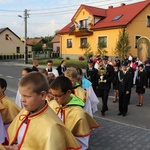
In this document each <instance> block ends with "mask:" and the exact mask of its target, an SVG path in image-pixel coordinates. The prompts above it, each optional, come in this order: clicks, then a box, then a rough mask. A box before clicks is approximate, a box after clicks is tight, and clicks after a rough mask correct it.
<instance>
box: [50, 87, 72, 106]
mask: <svg viewBox="0 0 150 150" xmlns="http://www.w3.org/2000/svg"><path fill="white" fill-rule="evenodd" d="M49 93H50V95H51V96H53V98H54V100H56V101H57V103H58V104H59V105H65V104H67V103H68V102H69V101H70V94H71V90H68V91H67V92H66V93H64V92H62V91H61V89H57V90H54V89H49Z"/></svg>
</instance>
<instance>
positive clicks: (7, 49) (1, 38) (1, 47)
mask: <svg viewBox="0 0 150 150" xmlns="http://www.w3.org/2000/svg"><path fill="white" fill-rule="evenodd" d="M6 34H8V35H9V36H10V37H11V38H12V41H11V40H6V39H5V35H6ZM0 42H1V44H0V55H1V54H16V47H20V54H23V53H24V43H23V42H21V40H20V39H19V38H18V37H17V36H16V35H14V34H13V33H12V32H11V31H9V30H5V31H4V32H2V33H1V34H0Z"/></svg>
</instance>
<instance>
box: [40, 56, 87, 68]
mask: <svg viewBox="0 0 150 150" xmlns="http://www.w3.org/2000/svg"><path fill="white" fill-rule="evenodd" d="M47 60H48V59H40V60H38V61H39V64H40V65H46V62H47ZM51 60H52V61H53V65H54V66H59V65H60V63H61V61H62V59H59V58H52V59H51ZM66 66H67V67H76V68H82V69H85V68H86V66H87V61H85V60H82V61H81V60H72V59H70V60H66Z"/></svg>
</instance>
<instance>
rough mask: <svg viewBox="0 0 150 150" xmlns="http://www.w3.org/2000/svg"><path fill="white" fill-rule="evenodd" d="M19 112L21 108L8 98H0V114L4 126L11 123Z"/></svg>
mask: <svg viewBox="0 0 150 150" xmlns="http://www.w3.org/2000/svg"><path fill="white" fill-rule="evenodd" d="M20 110H21V108H20V107H19V106H18V105H17V104H15V102H13V100H11V99H10V98H9V97H8V96H6V95H4V96H3V97H1V98H0V112H1V114H2V120H3V123H4V125H5V124H9V123H11V122H12V121H13V119H14V118H15V117H16V116H17V114H18V113H19V112H20Z"/></svg>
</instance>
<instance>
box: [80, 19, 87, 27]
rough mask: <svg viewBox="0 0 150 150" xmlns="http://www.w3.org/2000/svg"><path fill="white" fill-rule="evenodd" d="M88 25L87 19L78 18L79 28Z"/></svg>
mask: <svg viewBox="0 0 150 150" xmlns="http://www.w3.org/2000/svg"><path fill="white" fill-rule="evenodd" d="M87 27H88V23H87V19H85V20H80V28H81V29H85V28H87Z"/></svg>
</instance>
